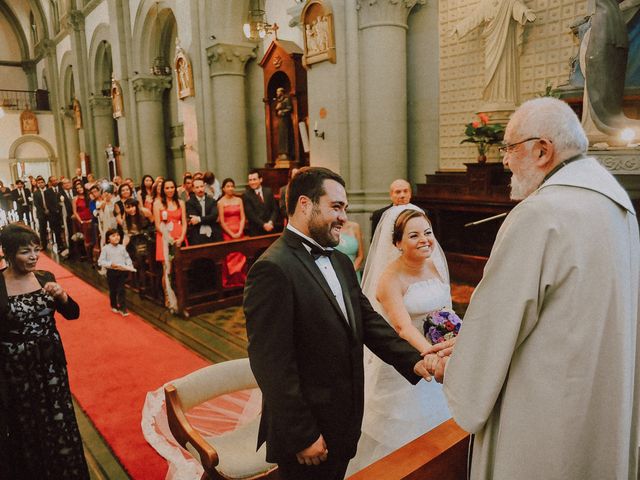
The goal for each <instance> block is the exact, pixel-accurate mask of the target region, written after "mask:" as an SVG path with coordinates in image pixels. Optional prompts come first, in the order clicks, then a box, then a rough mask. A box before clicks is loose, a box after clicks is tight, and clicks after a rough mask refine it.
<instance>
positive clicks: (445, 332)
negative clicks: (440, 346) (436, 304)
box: [422, 308, 462, 345]
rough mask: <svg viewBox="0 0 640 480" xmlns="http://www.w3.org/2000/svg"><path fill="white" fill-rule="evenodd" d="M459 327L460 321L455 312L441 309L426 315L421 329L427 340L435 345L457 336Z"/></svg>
mask: <svg viewBox="0 0 640 480" xmlns="http://www.w3.org/2000/svg"><path fill="white" fill-rule="evenodd" d="M461 326H462V320H461V319H460V317H458V315H456V312H454V311H453V310H451V309H449V308H442V309H440V310H434V311H433V312H429V313H427V316H426V317H425V319H424V323H423V324H422V329H423V331H424V336H425V337H426V338H427V340H429V342H431V344H433V345H435V344H436V343H442V342H446V341H447V340H450V339H452V338H453V337H455V336H457V335H458V332H459V331H460V327H461Z"/></svg>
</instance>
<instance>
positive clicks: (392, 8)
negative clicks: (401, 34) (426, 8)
mask: <svg viewBox="0 0 640 480" xmlns="http://www.w3.org/2000/svg"><path fill="white" fill-rule="evenodd" d="M425 3H427V1H426V0H357V1H356V10H358V28H359V29H360V30H364V29H365V28H371V27H381V26H390V27H402V28H405V29H408V28H409V26H408V25H407V18H408V17H409V12H410V11H411V9H412V8H413V7H414V6H415V5H424V4H425Z"/></svg>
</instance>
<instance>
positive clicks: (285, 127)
mask: <svg viewBox="0 0 640 480" xmlns="http://www.w3.org/2000/svg"><path fill="white" fill-rule="evenodd" d="M275 102H276V103H275V105H274V107H273V109H274V111H275V112H276V116H277V117H278V158H279V159H282V160H288V159H291V143H292V141H291V140H292V137H293V125H292V122H291V112H292V111H293V106H292V105H291V99H290V98H289V95H287V94H286V93H285V91H284V88H282V87H279V88H277V89H276V99H275Z"/></svg>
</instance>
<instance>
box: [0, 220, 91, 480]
mask: <svg viewBox="0 0 640 480" xmlns="http://www.w3.org/2000/svg"><path fill="white" fill-rule="evenodd" d="M0 243H1V244H2V248H3V250H4V253H5V255H6V258H7V260H8V265H9V266H8V267H7V268H5V269H4V270H2V271H0V392H1V393H0V417H4V418H5V419H6V422H5V425H0V451H3V452H5V453H4V455H6V458H2V455H3V454H0V459H1V460H2V462H1V466H0V477H1V478H7V479H32V478H33V479H39V480H60V479H65V480H75V479H83V480H84V479H88V478H89V473H88V470H87V464H86V461H85V458H84V452H83V450H82V440H81V438H80V433H79V431H78V425H77V423H76V417H75V413H74V411H73V403H72V400H71V391H70V390H69V378H68V375H67V365H66V363H67V362H66V359H65V354H64V349H63V347H62V342H61V340H60V334H59V333H58V330H57V328H56V323H55V319H54V316H53V314H54V312H56V311H58V312H59V313H60V314H61V315H62V316H63V317H65V318H66V319H69V320H72V319H76V318H78V316H79V314H80V308H79V307H78V304H77V303H76V302H74V301H73V300H72V299H71V297H70V296H69V295H68V294H67V293H66V292H65V291H64V290H63V289H62V287H61V286H60V285H59V284H57V283H56V281H55V277H54V276H53V274H52V273H50V272H46V271H41V270H36V263H37V261H38V256H39V254H40V249H41V248H40V239H39V237H38V235H37V233H36V232H34V231H33V230H31V229H30V228H29V227H26V226H24V225H21V224H11V225H8V226H7V227H5V228H4V229H3V230H2V232H1V234H0ZM7 452H10V453H9V454H7Z"/></svg>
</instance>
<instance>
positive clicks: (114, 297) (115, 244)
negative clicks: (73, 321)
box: [98, 228, 134, 317]
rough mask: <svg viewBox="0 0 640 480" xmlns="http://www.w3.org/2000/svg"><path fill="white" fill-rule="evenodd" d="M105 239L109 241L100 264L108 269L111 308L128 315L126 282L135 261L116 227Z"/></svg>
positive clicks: (110, 230) (99, 260)
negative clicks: (122, 241) (132, 259)
mask: <svg viewBox="0 0 640 480" xmlns="http://www.w3.org/2000/svg"><path fill="white" fill-rule="evenodd" d="M105 239H106V240H107V242H108V243H107V244H106V245H105V246H104V247H102V251H101V252H100V258H99V259H98V265H99V266H100V267H104V268H106V269H107V284H108V285H109V300H110V301H111V310H113V312H114V313H120V314H121V315H122V316H123V317H126V316H127V315H129V312H128V311H127V305H126V299H125V290H124V284H125V282H126V281H127V277H128V276H129V272H131V271H133V270H134V269H133V262H132V261H131V257H130V256H129V253H128V252H127V249H126V248H125V247H124V245H120V234H119V233H118V230H116V229H115V228H112V229H109V230H107V232H106V234H105Z"/></svg>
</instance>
